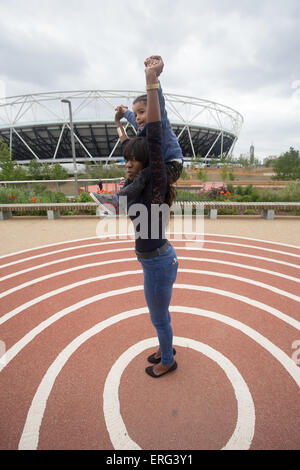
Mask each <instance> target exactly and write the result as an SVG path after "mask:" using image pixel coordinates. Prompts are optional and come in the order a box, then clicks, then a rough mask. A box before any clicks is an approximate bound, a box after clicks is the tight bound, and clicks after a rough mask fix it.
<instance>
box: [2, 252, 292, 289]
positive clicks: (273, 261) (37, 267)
mask: <svg viewBox="0 0 300 470" xmlns="http://www.w3.org/2000/svg"><path fill="white" fill-rule="evenodd" d="M173 246H174V245H173ZM174 248H175V250H188V251H190V250H191V251H204V252H213V253H222V254H230V255H233V256H242V257H246V258H252V259H255V260H262V261H267V262H271V263H278V264H283V265H284V266H288V267H292V268H296V269H300V265H297V264H292V263H286V262H285V261H280V260H276V259H272V258H265V257H262V256H254V255H248V254H245V253H235V252H234V251H225V250H209V249H206V248H191V247H184V246H174ZM129 250H130V251H131V252H132V247H128V248H119V249H117V250H106V251H94V252H92V253H84V254H82V255H76V256H71V257H68V258H61V259H58V260H54V261H50V262H49V263H44V264H39V265H36V266H33V267H31V268H27V269H23V270H22V271H17V272H14V273H11V274H8V275H7V276H3V277H2V278H0V282H3V281H6V280H7V279H11V278H13V277H16V276H19V275H21V274H25V273H28V272H31V271H36V270H37V269H42V268H45V267H48V266H52V265H54V264H59V263H65V262H66V261H72V260H75V259H79V258H86V257H88V256H97V255H101V254H106V253H118V252H123V251H129Z"/></svg>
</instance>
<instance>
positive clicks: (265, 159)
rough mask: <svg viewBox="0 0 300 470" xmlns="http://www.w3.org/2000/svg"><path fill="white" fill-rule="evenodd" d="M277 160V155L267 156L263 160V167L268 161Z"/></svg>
mask: <svg viewBox="0 0 300 470" xmlns="http://www.w3.org/2000/svg"><path fill="white" fill-rule="evenodd" d="M277 158H278V155H269V157H266V158H264V159H263V164H264V165H265V164H266V163H267V162H268V161H269V160H276V159H277Z"/></svg>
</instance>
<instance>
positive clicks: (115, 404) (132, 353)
mask: <svg viewBox="0 0 300 470" xmlns="http://www.w3.org/2000/svg"><path fill="white" fill-rule="evenodd" d="M173 344H174V345H176V346H182V347H186V348H190V349H194V350H195V351H198V352H200V353H202V354H204V355H205V356H207V357H209V358H210V359H211V360H212V361H214V362H216V363H217V364H218V366H220V367H221V368H222V369H223V371H224V373H225V374H226V376H227V378H228V379H229V381H230V383H231V385H232V387H233V390H234V394H235V397H236V400H237V408H238V413H237V423H236V426H235V429H234V431H233V434H232V436H231V437H230V439H229V441H228V442H227V444H226V445H225V446H224V447H223V448H222V450H248V449H249V448H250V446H251V442H252V439H253V436H254V429H255V408H254V403H253V399H252V396H251V394H250V391H249V388H248V385H247V384H246V382H245V380H244V379H243V377H242V376H241V374H240V373H239V371H238V369H237V368H236V366H235V365H234V364H233V363H232V362H231V361H230V360H229V359H228V358H227V357H225V356H224V355H223V354H221V353H220V352H219V351H217V350H216V349H214V348H212V347H211V346H209V345H208V344H205V343H202V342H201V341H196V340H193V339H191V338H182V337H178V336H174V338H173ZM152 346H157V338H148V339H145V340H143V341H140V342H139V343H136V344H135V345H133V346H131V347H130V348H128V349H127V351H125V352H124V353H123V354H122V355H121V356H120V357H119V358H118V359H117V361H116V362H115V363H114V365H113V366H112V368H111V370H110V371H109V373H108V376H107V378H106V381H105V384H104V391H103V411H104V418H105V422H106V427H107V430H108V434H109V437H110V440H111V442H112V444H113V446H114V448H115V449H117V450H140V449H141V447H139V445H138V444H137V443H136V442H134V441H133V440H132V439H131V438H130V436H129V434H128V431H127V429H126V426H125V424H124V421H123V419H122V416H121V411H120V402H119V385H120V381H121V376H122V374H123V372H124V370H125V369H126V367H127V366H128V364H129V363H130V362H131V361H132V360H133V359H134V358H135V357H136V356H137V355H138V354H140V353H141V352H143V351H144V350H145V349H149V348H151V347H152Z"/></svg>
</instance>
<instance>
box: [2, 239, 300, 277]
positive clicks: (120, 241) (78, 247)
mask: <svg viewBox="0 0 300 470" xmlns="http://www.w3.org/2000/svg"><path fill="white" fill-rule="evenodd" d="M200 235H201V234H200ZM171 241H173V242H177V241H183V242H184V241H188V240H171ZM129 242H132V243H133V241H132V240H113V241H109V242H103V243H99V242H98V243H89V244H87V245H77V246H71V247H68V248H63V249H61V250H55V251H49V252H48V253H41V254H39V255H34V256H30V257H28V258H23V259H19V260H16V261H11V262H10V263H7V264H3V265H2V266H0V269H4V268H7V267H9V266H13V265H15V264H20V263H25V262H27V261H31V260H34V259H38V258H44V257H45V256H51V255H55V254H58V253H63V252H65V251H71V250H80V249H82V248H89V247H92V246H103V245H112V244H119V243H129ZM190 242H191V243H192V242H193V240H190ZM203 243H216V244H221V245H230V246H235V247H243V248H252V249H255V250H262V251H268V252H271V253H275V254H281V255H287V256H292V257H294V258H295V257H296V258H300V254H299V255H297V254H295V253H289V252H286V251H280V250H274V249H271V248H264V247H260V246H255V245H244V244H242V243H233V242H223V241H217V240H205V239H203ZM191 248H192V249H195V248H193V247H191Z"/></svg>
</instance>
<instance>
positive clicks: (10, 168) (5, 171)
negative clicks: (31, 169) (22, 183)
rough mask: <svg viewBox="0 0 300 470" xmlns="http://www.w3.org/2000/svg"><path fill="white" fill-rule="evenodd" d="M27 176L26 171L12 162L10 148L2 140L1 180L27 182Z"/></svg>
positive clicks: (0, 148) (0, 144)
mask: <svg viewBox="0 0 300 470" xmlns="http://www.w3.org/2000/svg"><path fill="white" fill-rule="evenodd" d="M27 176H28V175H27V171H26V169H25V168H23V167H21V166H20V165H17V164H16V163H15V162H14V161H13V160H12V158H11V154H10V149H9V146H8V145H7V144H6V143H5V142H3V140H1V139H0V179H2V180H3V181H19V180H26V179H27Z"/></svg>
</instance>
